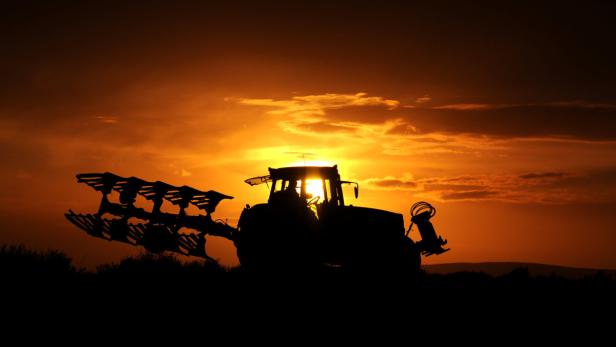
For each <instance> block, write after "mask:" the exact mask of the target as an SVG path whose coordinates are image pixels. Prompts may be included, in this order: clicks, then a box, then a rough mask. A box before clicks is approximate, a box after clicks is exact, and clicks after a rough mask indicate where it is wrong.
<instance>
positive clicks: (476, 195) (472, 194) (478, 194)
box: [441, 190, 499, 200]
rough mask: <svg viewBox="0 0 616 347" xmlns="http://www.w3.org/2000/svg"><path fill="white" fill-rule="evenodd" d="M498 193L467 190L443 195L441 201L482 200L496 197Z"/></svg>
mask: <svg viewBox="0 0 616 347" xmlns="http://www.w3.org/2000/svg"><path fill="white" fill-rule="evenodd" d="M498 194H499V193H498V192H496V191H492V190H469V191H463V192H455V193H444V194H443V195H441V198H442V199H443V200H484V199H487V198H491V197H495V196H498Z"/></svg>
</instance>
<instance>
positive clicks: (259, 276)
mask: <svg viewBox="0 0 616 347" xmlns="http://www.w3.org/2000/svg"><path fill="white" fill-rule="evenodd" d="M531 265H532V266H536V264H531ZM522 266H523V265H521V267H519V268H514V269H513V270H512V271H509V272H507V273H502V272H503V271H501V273H502V274H498V275H494V274H488V272H489V271H483V270H481V268H480V269H479V270H478V271H460V270H455V269H456V267H455V266H454V267H453V269H454V270H453V271H452V270H450V271H442V270H440V266H438V265H436V266H434V265H433V266H428V268H430V269H432V270H430V272H425V271H421V272H420V273H410V272H406V273H405V272H393V271H389V269H378V270H377V271H370V272H351V271H345V270H342V269H337V268H329V267H323V268H318V269H312V270H310V271H299V270H297V271H296V270H295V269H286V268H284V267H279V268H272V269H268V270H267V271H263V272H259V273H248V272H246V271H244V270H243V269H242V268H241V267H235V268H227V267H223V266H220V265H219V264H217V263H216V262H214V261H195V262H183V261H181V260H179V259H178V258H176V257H174V256H169V255H152V254H143V255H141V256H138V257H129V258H126V259H124V260H122V261H120V262H119V263H112V264H106V265H101V266H99V267H98V268H97V269H96V270H95V271H86V270H84V269H78V268H76V267H75V266H74V265H73V264H72V261H71V259H70V258H69V257H67V256H66V255H65V254H63V253H61V252H58V251H45V252H39V251H33V250H29V249H27V248H25V247H23V246H3V247H1V248H0V275H1V276H2V278H4V279H5V281H4V285H3V288H4V289H5V290H6V289H10V288H20V287H22V286H25V287H28V286H29V284H31V283H36V284H37V285H38V286H40V287H41V288H42V287H44V286H47V287H48V288H61V287H63V286H65V285H66V286H68V285H70V286H71V288H88V287H91V289H92V290H94V291H95V290H104V288H105V287H106V286H115V285H121V286H124V287H134V288H136V287H139V286H144V287H147V288H148V292H150V293H156V292H157V291H162V290H171V291H185V292H186V293H187V295H188V294H189V293H194V292H198V293H207V292H215V291H217V290H234V289H236V290H242V291H246V292H250V291H254V292H259V291H260V290H261V289H263V290H266V289H267V290H273V291H275V288H282V287H286V286H289V287H294V286H297V287H296V288H295V289H296V290H301V291H304V290H305V291H311V290H315V291H314V292H312V295H316V296H318V295H319V294H321V293H324V292H328V290H326V289H325V287H323V286H326V287H327V288H329V290H332V289H335V288H336V287H338V288H344V287H345V286H350V287H352V288H353V291H356V292H361V291H363V290H371V291H373V292H374V293H379V292H381V291H386V290H390V289H391V290H396V291H400V293H399V294H403V292H406V293H408V294H409V295H410V294H412V293H423V294H428V293H440V292H443V293H445V292H446V293H448V295H451V294H452V293H491V294H498V293H515V294H516V296H522V295H524V294H532V293H537V294H540V293H551V294H553V295H556V294H558V293H564V292H567V291H577V292H582V291H584V292H593V293H595V295H600V294H601V293H616V290H615V289H616V277H615V276H614V272H613V271H599V270H596V271H587V272H585V275H584V276H576V277H571V276H563V275H562V272H558V271H554V272H552V273H547V272H546V271H543V272H542V273H541V274H540V275H536V273H535V270H534V268H532V267H531V268H530V269H529V268H526V267H522ZM433 268H437V270H439V271H434V269H433ZM289 289H291V288H289ZM330 294H333V293H332V292H330ZM349 294H351V293H349ZM110 295H113V292H112V293H110Z"/></svg>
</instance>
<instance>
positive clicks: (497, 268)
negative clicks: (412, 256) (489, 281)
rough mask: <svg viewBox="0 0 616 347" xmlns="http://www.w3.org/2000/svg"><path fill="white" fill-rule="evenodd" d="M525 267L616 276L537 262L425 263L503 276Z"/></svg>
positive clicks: (446, 270)
mask: <svg viewBox="0 0 616 347" xmlns="http://www.w3.org/2000/svg"><path fill="white" fill-rule="evenodd" d="M520 268H525V269H528V272H529V274H530V275H531V276H550V275H556V276H561V277H565V278H569V279H580V278H584V277H590V276H594V275H596V274H597V273H599V272H603V273H605V274H606V275H609V276H611V277H612V278H616V270H601V269H587V268H574V267H566V266H558V265H546V264H537V263H513V262H487V263H447V264H431V265H424V266H423V269H424V270H425V271H426V272H427V273H436V274H450V273H456V272H482V273H485V274H488V275H491V276H502V275H506V274H509V273H511V272H512V271H513V270H515V269H520Z"/></svg>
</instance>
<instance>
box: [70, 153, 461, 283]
mask: <svg viewBox="0 0 616 347" xmlns="http://www.w3.org/2000/svg"><path fill="white" fill-rule="evenodd" d="M77 181H78V182H80V183H85V184H87V185H89V186H90V187H92V188H94V189H95V190H96V191H98V192H100V193H101V194H102V197H101V202H100V205H99V210H98V211H97V212H96V213H92V214H78V213H75V212H73V211H71V210H69V211H68V212H67V213H66V214H65V216H66V218H67V219H68V220H69V221H70V222H72V223H73V224H74V225H76V226H77V227H79V228H80V229H82V230H84V231H86V232H87V233H88V234H89V235H91V236H94V237H98V238H102V239H106V240H110V241H120V242H124V243H129V244H131V245H135V246H142V247H144V248H145V249H146V250H147V251H150V252H153V253H160V252H164V251H170V252H176V253H180V254H184V255H190V256H196V257H201V258H205V259H211V258H210V257H209V255H208V254H207V252H206V249H205V245H206V241H207V240H206V235H211V236H218V237H224V238H226V239H229V240H231V241H232V242H233V243H234V245H235V247H236V249H237V256H238V258H239V261H240V264H241V266H242V268H245V269H246V270H249V271H252V270H254V271H258V270H267V269H272V268H288V269H295V270H299V269H314V268H318V267H323V266H326V267H331V268H343V269H351V270H367V269H376V270H378V269H388V270H389V269H406V270H411V271H416V270H418V269H419V267H420V265H421V255H425V256H429V255H432V254H441V253H443V252H446V251H448V250H449V249H446V248H443V246H445V245H446V243H447V241H446V240H444V239H443V238H442V237H440V236H437V234H436V231H435V229H434V226H433V225H432V223H431V222H430V219H431V218H432V217H434V215H435V213H436V209H435V208H434V207H433V206H432V205H430V204H429V203H427V202H418V203H416V204H414V205H413V206H412V207H411V211H410V212H411V224H410V226H409V228H408V229H406V230H405V228H404V218H403V216H402V214H399V213H393V212H388V211H384V210H378V209H373V208H366V207H357V206H353V205H347V204H345V199H344V194H343V185H352V186H353V188H354V189H353V192H354V195H355V198H358V195H359V184H358V183H357V182H350V181H344V180H341V179H340V175H339V173H338V168H337V166H335V165H334V166H294V167H283V168H277V169H275V168H270V169H269V175H266V176H257V177H253V178H249V179H247V180H245V182H246V183H248V184H249V185H251V186H254V185H261V184H265V185H267V187H268V188H269V199H268V201H267V202H266V203H261V204H256V205H254V206H249V205H246V207H245V208H244V210H243V211H242V213H241V215H240V218H239V221H238V225H237V227H233V226H231V225H229V224H227V223H226V222H224V221H221V220H214V219H213V218H212V215H211V214H212V213H213V212H214V211H215V209H216V206H217V205H218V204H219V203H220V202H221V201H222V200H225V199H232V198H233V197H231V196H228V195H225V194H222V193H219V192H216V191H213V190H210V191H200V190H197V189H195V188H192V187H188V186H182V187H176V186H172V185H169V184H167V183H164V182H160V181H156V182H149V181H145V180H142V179H139V178H136V177H129V178H125V177H122V176H118V175H115V174H112V173H109V172H106V173H86V174H78V175H77ZM112 195H118V196H117V198H116V200H117V201H116V202H112V201H110V198H111V196H112ZM138 196H141V197H142V198H145V199H146V200H149V201H151V203H152V207H151V209H149V210H146V209H143V208H140V207H136V206H135V202H136V201H137V197H138ZM164 202H167V203H170V204H171V205H175V206H177V207H178V208H179V211H178V213H169V212H164V211H163V210H162V209H161V207H162V205H163V203H164ZM189 205H193V206H196V207H197V208H198V209H199V210H202V211H204V212H205V213H204V214H198V215H189V214H187V212H186V209H187V208H188V206H189ZM413 225H417V229H418V230H419V234H420V236H421V240H419V241H417V242H416V241H413V240H412V239H411V238H410V231H411V229H412V227H413Z"/></svg>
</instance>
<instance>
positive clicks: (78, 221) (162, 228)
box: [65, 172, 237, 259]
mask: <svg viewBox="0 0 616 347" xmlns="http://www.w3.org/2000/svg"><path fill="white" fill-rule="evenodd" d="M77 182H79V183H85V184H87V185H88V186H90V187H92V188H93V189H94V190H96V191H98V192H100V193H101V194H102V197H101V201H100V205H99V208H98V212H97V213H91V214H79V213H75V212H73V211H72V210H69V211H68V212H67V213H66V214H65V217H66V219H68V220H69V221H70V222H71V223H73V224H74V225H75V226H77V227H78V228H80V229H82V230H84V231H85V232H86V233H88V234H89V235H91V236H94V237H97V238H101V239H105V240H108V241H119V242H123V243H127V244H131V245H135V246H142V247H144V248H145V249H146V250H148V251H150V252H154V253H160V252H164V251H170V252H176V253H181V254H184V255H191V256H196V257H201V258H205V259H211V258H210V257H209V256H208V255H207V253H206V251H205V243H206V239H205V236H206V235H212V236H219V237H224V238H226V239H229V240H231V241H235V238H236V232H237V229H235V228H234V227H232V226H230V225H228V224H226V223H224V222H221V221H214V220H213V219H212V217H211V213H213V212H214V211H215V210H216V206H218V204H219V203H220V202H221V201H222V200H224V199H232V198H233V197H232V196H228V195H225V194H222V193H219V192H216V191H213V190H210V191H206V192H203V191H200V190H197V189H195V188H192V187H188V186H182V187H176V186H172V185H170V184H167V183H164V182H160V181H156V182H148V181H145V180H142V179H140V178H137V177H128V178H125V177H122V176H118V175H115V174H112V173H109V172H105V173H86V174H78V175H77ZM112 192H117V193H118V195H119V197H118V199H117V200H118V201H117V202H112V201H110V200H109V195H110V194H111V193H112ZM137 196H141V197H143V198H144V199H146V200H149V201H152V203H153V207H152V209H151V210H149V211H147V210H145V209H143V208H139V207H136V206H135V202H136V200H137ZM165 202H167V203H170V204H171V205H174V206H176V207H177V208H179V211H178V213H167V212H162V211H161V207H162V206H163V204H164V203H165ZM189 205H193V206H195V207H197V208H198V209H199V210H201V211H203V212H204V214H199V215H188V214H186V208H187V207H188V206H189ZM113 217H115V218H113ZM181 229H184V230H182V232H180V230H181Z"/></svg>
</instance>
